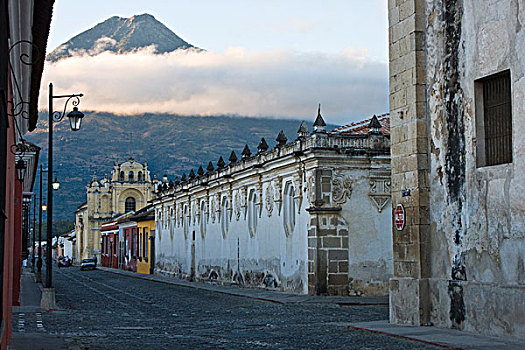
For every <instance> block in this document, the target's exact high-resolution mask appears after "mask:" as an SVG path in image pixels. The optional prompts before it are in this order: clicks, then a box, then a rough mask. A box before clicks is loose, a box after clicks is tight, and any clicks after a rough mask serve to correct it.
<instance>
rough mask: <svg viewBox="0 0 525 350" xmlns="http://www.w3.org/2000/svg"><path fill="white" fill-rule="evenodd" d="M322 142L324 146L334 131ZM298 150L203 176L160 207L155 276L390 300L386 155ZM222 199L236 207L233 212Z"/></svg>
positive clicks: (161, 201) (167, 195)
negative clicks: (291, 206)
mask: <svg viewBox="0 0 525 350" xmlns="http://www.w3.org/2000/svg"><path fill="white" fill-rule="evenodd" d="M316 137H317V136H316ZM318 137H319V138H321V139H322V140H321V141H320V142H322V144H323V146H324V145H325V143H326V144H327V142H326V141H327V140H328V138H329V136H328V135H327V134H322V135H320V136H318ZM380 137H381V138H383V136H380ZM341 140H343V141H345V140H344V139H340V141H341ZM356 140H357V141H356V142H357V143H356V145H357V144H360V145H363V144H365V141H366V142H368V141H367V139H366V138H364V137H358V138H356ZM347 141H348V140H346V141H345V142H347ZM297 142H298V144H300V142H302V141H297ZM316 142H317V141H316ZM295 146H296V145H294V144H290V145H289V146H288V145H287V147H288V149H283V150H278V149H276V150H273V151H269V152H268V154H267V155H266V154H263V156H266V157H268V159H271V161H267V162H266V163H264V162H262V161H259V162H254V163H253V164H250V161H248V160H246V161H241V162H239V163H238V164H237V165H232V169H231V170H230V169H224V170H221V171H219V172H215V173H212V174H210V175H209V176H207V175H203V176H202V177H201V178H199V179H196V180H194V183H191V182H188V183H185V184H184V185H178V186H179V187H176V189H170V190H168V191H167V192H166V193H163V195H162V196H161V197H160V198H159V199H157V200H155V201H154V203H155V210H156V253H157V254H156V256H157V258H156V262H157V263H156V273H162V274H168V275H173V276H176V277H179V278H189V279H200V280H210V279H212V280H213V279H217V280H219V281H221V282H227V283H240V284H243V285H246V286H255V287H266V288H277V289H280V290H284V291H289V292H295V293H303V294H305V293H310V294H332V295H333V294H338V295H349V294H351V295H378V294H379V295H385V294H386V292H387V283H388V279H389V278H390V277H391V276H392V240H391V236H390V227H391V222H390V220H391V218H390V212H389V210H383V209H384V208H385V207H388V204H389V200H390V165H389V156H388V155H387V154H386V152H384V151H378V152H377V153H376V154H373V155H370V154H368V153H367V152H356V154H353V153H348V154H345V152H344V151H340V148H339V147H335V148H333V147H327V148H320V149H318V150H316V149H315V148H311V149H306V150H304V151H303V150H297V149H295V150H294V147H295ZM279 152H280V153H279ZM272 157H273V158H272ZM256 160H257V159H254V160H253V161H256ZM260 164H263V165H260ZM290 186H293V189H294V191H293V193H294V194H293V203H294V206H295V209H294V213H295V225H294V227H293V230H291V231H290V229H286V224H285V223H286V221H287V219H286V218H287V215H290V214H291V213H290V212H289V211H288V212H287V193H288V192H287V191H289V190H290ZM252 192H253V193H255V194H256V195H257V200H256V202H255V204H250V198H251V195H250V194H251V193H252ZM224 201H227V202H228V203H231V204H228V205H227V207H226V209H225V208H224V207H223V206H222V205H220V203H224ZM288 203H290V202H289V201H288ZM253 206H254V207H255V209H254V210H255V212H256V217H257V227H256V229H255V230H253V227H252V228H250V215H251V214H250V212H251V210H252V209H251V208H253ZM225 212H226V215H225ZM287 213H288V214H287ZM225 220H226V221H227V226H228V231H227V232H225V231H224V230H223V227H224V226H225ZM288 227H290V226H288Z"/></svg>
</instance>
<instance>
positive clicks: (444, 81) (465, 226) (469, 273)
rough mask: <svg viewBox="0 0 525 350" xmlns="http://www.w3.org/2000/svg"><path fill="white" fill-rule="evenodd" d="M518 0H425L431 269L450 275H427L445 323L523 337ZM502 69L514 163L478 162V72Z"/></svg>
mask: <svg viewBox="0 0 525 350" xmlns="http://www.w3.org/2000/svg"><path fill="white" fill-rule="evenodd" d="M524 7H525V4H524V3H523V1H517V0H516V1H514V0H500V1H494V0H493V1H488V0H485V1H479V0H475V1H474V0H463V1H459V0H458V1H447V2H442V1H427V33H429V34H428V36H427V45H428V52H433V55H428V56H427V57H428V59H427V74H428V75H427V86H428V94H427V95H428V108H429V112H430V113H429V117H430V120H429V121H430V124H431V126H432V132H431V135H430V136H431V144H432V146H431V149H432V152H431V167H430V168H431V189H432V190H431V203H432V204H431V213H432V215H431V223H432V236H431V241H432V247H433V248H434V249H432V277H433V278H437V279H448V280H449V281H448V283H447V284H446V285H444V284H443V283H442V282H440V281H433V282H431V284H433V285H434V286H435V287H436V288H437V289H440V290H441V291H440V292H438V293H436V295H432V301H433V306H432V308H433V310H432V313H433V318H434V319H435V320H436V321H437V322H438V323H439V324H442V325H446V326H451V327H456V328H460V329H466V330H470V331H477V332H483V333H489V334H496V335H514V336H517V337H522V338H525V315H524V314H523V310H525V269H524V260H525V226H524V223H525V205H524V204H525V196H524V192H523V188H524V187H525V180H524V179H523V177H521V176H519V174H520V173H522V172H523V171H525V157H524V156H523V150H525V149H524V144H525V137H524V136H523V135H524V131H525V121H524V120H523V118H522V117H523V115H524V112H525V109H524V101H525V99H524V91H525V85H524V82H525V79H524V78H523V76H524V73H525V44H524V39H525V30H524V29H523V25H524V24H525V23H524V22H523V20H524V19H525V8H524ZM506 69H510V71H511V88H512V117H513V125H512V126H513V162H512V163H510V164H503V165H497V166H490V167H477V164H476V158H477V154H476V152H477V148H476V144H477V142H481V141H480V140H479V139H478V138H477V133H478V132H479V130H478V129H476V119H477V118H480V117H482V116H481V111H479V110H478V111H477V110H476V98H475V84H474V81H475V80H477V79H480V78H483V77H485V76H488V75H491V74H494V73H497V72H501V71H504V70H506ZM444 247H446V249H443V248H444ZM438 248H440V249H438ZM436 288H431V291H434V290H435V289H436ZM444 290H446V291H447V294H448V298H446V295H443V294H444V293H443V291H444ZM439 294H441V295H439ZM438 295H439V296H438ZM447 299H448V300H447Z"/></svg>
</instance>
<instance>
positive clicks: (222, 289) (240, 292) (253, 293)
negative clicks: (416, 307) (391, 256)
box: [97, 267, 388, 306]
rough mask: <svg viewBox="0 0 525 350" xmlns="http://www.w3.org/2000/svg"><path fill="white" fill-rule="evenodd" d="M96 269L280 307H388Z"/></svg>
mask: <svg viewBox="0 0 525 350" xmlns="http://www.w3.org/2000/svg"><path fill="white" fill-rule="evenodd" d="M97 269H99V270H101V271H104V272H110V273H114V274H117V275H121V276H127V277H131V278H139V279H143V280H148V281H153V282H158V283H165V284H171V285H176V286H180V287H186V288H195V289H200V290H206V291H210V292H215V293H221V294H226V295H234V296H237V297H243V298H249V299H254V300H259V301H265V302H270V303H276V304H281V305H293V304H301V303H319V304H336V305H339V306H385V305H388V302H385V300H384V298H381V299H380V298H377V301H374V299H375V298H371V297H369V298H366V299H363V300H359V298H360V297H340V298H337V299H335V300H330V299H327V298H326V299H324V298H325V297H312V296H307V295H302V294H297V295H295V294H284V295H279V294H278V293H282V292H279V291H269V290H266V289H261V291H258V290H256V288H237V289H235V290H234V289H233V288H232V290H228V288H229V286H226V285H216V286H219V288H214V287H213V286H214V285H210V284H207V283H202V282H189V281H183V280H177V279H172V280H168V279H166V278H162V276H158V275H142V274H138V273H134V272H130V271H122V270H118V269H111V268H106V267H97ZM230 288H231V287H230ZM258 292H266V293H268V294H271V293H275V296H269V295H260V294H259V295H257V294H258ZM293 298H298V299H303V300H286V299H293ZM347 298H348V299H347ZM350 298H352V299H350ZM283 299H285V300H283Z"/></svg>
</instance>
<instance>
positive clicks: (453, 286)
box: [390, 278, 525, 340]
mask: <svg viewBox="0 0 525 350" xmlns="http://www.w3.org/2000/svg"><path fill="white" fill-rule="evenodd" d="M523 310H525V285H515V286H511V285H501V284H497V283H480V282H475V281H452V280H444V279H413V278H392V279H391V280H390V322H391V323H396V324H409V325H416V326H419V325H421V324H422V323H424V322H431V323H432V324H433V325H434V326H437V327H444V328H455V329H459V330H464V331H468V332H473V333H478V334H483V335H488V336H497V337H507V336H509V337H513V338H516V339H519V340H525V314H524V311H523ZM426 318H428V320H427V319H426Z"/></svg>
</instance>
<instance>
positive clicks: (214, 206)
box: [210, 196, 217, 223]
mask: <svg viewBox="0 0 525 350" xmlns="http://www.w3.org/2000/svg"><path fill="white" fill-rule="evenodd" d="M216 211H217V203H216V201H215V196H212V197H211V200H210V216H211V222H212V223H215V213H216Z"/></svg>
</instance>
